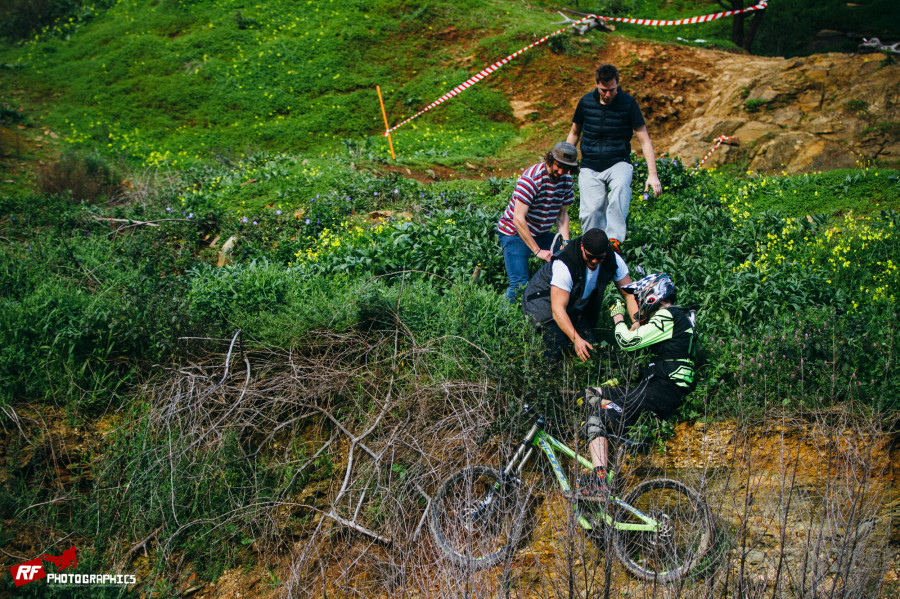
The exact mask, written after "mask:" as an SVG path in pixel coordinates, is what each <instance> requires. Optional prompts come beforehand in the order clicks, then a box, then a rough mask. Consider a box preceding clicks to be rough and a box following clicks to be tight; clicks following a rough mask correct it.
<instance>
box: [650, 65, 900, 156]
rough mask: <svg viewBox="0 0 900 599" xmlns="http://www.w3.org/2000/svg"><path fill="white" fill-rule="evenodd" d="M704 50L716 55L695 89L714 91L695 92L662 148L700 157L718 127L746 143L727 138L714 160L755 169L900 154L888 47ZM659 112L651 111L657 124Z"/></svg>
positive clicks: (898, 93)
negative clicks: (804, 53)
mask: <svg viewBox="0 0 900 599" xmlns="http://www.w3.org/2000/svg"><path fill="white" fill-rule="evenodd" d="M695 52H696V56H695V58H696V59H699V60H701V61H703V62H706V61H708V65H707V66H708V69H709V70H708V71H706V74H705V75H703V76H702V80H700V81H698V82H697V84H698V85H697V87H696V92H695V93H698V94H703V96H705V97H702V96H700V97H698V96H694V97H693V98H689V99H688V100H687V102H686V103H687V104H691V103H693V104H695V105H696V108H694V110H693V111H692V113H691V114H690V115H689V118H687V119H684V120H683V121H682V124H681V125H680V126H678V127H677V128H674V129H670V128H668V127H664V129H669V132H668V135H666V136H665V137H667V138H668V139H665V138H664V141H663V143H662V144H658V145H661V146H662V148H661V151H666V149H667V150H668V152H669V153H670V154H671V155H673V156H679V157H681V158H683V159H684V160H686V161H688V162H689V163H691V162H693V161H694V160H696V159H699V158H702V157H703V156H704V155H705V154H706V152H707V151H708V150H709V148H710V147H711V145H712V143H713V141H714V140H715V139H716V137H718V136H720V135H731V136H735V137H737V138H738V141H739V142H740V145H739V146H722V147H720V148H719V150H718V151H717V152H715V153H714V154H713V156H712V157H711V158H710V159H709V162H708V164H713V165H715V164H723V163H733V162H738V161H743V162H745V163H746V164H747V167H748V169H750V170H759V171H781V170H784V171H787V172H793V173H795V172H810V171H817V170H829V169H834V168H847V167H852V166H854V165H856V164H857V162H859V161H862V162H866V161H874V160H879V161H883V162H887V163H893V164H896V163H898V162H900V104H898V101H900V64H897V63H896V62H894V61H891V60H890V59H888V58H887V57H886V56H884V55H881V54H867V55H852V54H835V53H832V54H821V55H814V56H809V57H806V58H798V59H782V58H761V57H752V56H745V55H735V54H726V53H720V52H712V51H704V50H696V51H695ZM713 58H715V60H712V59H713ZM670 70H673V71H676V72H677V71H678V70H679V67H678V65H677V64H672V65H671V68H670ZM695 70H696V69H691V71H694V72H695ZM686 74H687V76H688V77H694V78H696V75H694V74H693V72H688V73H686ZM647 93H648V94H652V90H647ZM684 93H685V94H690V95H692V96H693V95H694V94H691V92H690V91H689V90H685V92H684ZM656 116H657V115H656V114H651V115H650V122H651V125H650V126H651V127H652V126H653V122H654V119H655V117H656ZM660 116H663V118H662V119H660V120H662V121H663V122H665V121H667V120H669V119H668V118H665V115H660ZM684 116H688V115H684ZM666 141H667V142H668V146H666V145H665V142H666Z"/></svg>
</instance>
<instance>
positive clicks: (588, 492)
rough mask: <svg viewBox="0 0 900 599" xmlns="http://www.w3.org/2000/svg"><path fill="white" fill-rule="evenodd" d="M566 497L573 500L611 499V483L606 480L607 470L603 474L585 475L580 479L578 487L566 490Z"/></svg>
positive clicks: (593, 500)
mask: <svg viewBox="0 0 900 599" xmlns="http://www.w3.org/2000/svg"><path fill="white" fill-rule="evenodd" d="M566 497H567V498H569V499H571V500H572V501H588V502H602V501H606V500H607V499H609V485H608V484H607V482H606V471H605V470H603V471H601V474H599V475H598V474H592V475H589V476H584V477H582V478H581V480H580V481H579V485H578V488H577V489H574V490H572V491H567V492H566Z"/></svg>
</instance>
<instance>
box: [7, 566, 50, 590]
mask: <svg viewBox="0 0 900 599" xmlns="http://www.w3.org/2000/svg"><path fill="white" fill-rule="evenodd" d="M9 570H10V572H12V575H13V582H15V583H16V586H17V587H20V586H22V585H23V584H28V583H29V582H34V581H35V580H40V579H41V578H44V577H45V576H47V573H46V572H44V566H43V564H41V560H40V559H33V560H28V561H27V562H25V563H23V564H19V565H18V566H13V567H12V568H10V569H9Z"/></svg>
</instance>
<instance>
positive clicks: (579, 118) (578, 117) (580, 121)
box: [572, 96, 644, 127]
mask: <svg viewBox="0 0 900 599" xmlns="http://www.w3.org/2000/svg"><path fill="white" fill-rule="evenodd" d="M638 112H640V110H638ZM643 118H644V117H641V119H643ZM572 122H573V123H575V124H576V125H578V126H579V127H581V126H583V125H584V96H582V97H581V99H580V100H578V106H576V107H575V116H573V117H572ZM638 127H640V125H638Z"/></svg>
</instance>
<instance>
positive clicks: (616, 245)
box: [609, 237, 622, 256]
mask: <svg viewBox="0 0 900 599" xmlns="http://www.w3.org/2000/svg"><path fill="white" fill-rule="evenodd" d="M620 245H621V244H620V242H619V240H618V239H616V238H615V237H611V238H610V240H609V246H610V247H611V248H612V249H613V251H614V252H615V253H617V254H619V255H620V256H621V255H622V250H621V248H620V247H619V246H620Z"/></svg>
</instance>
